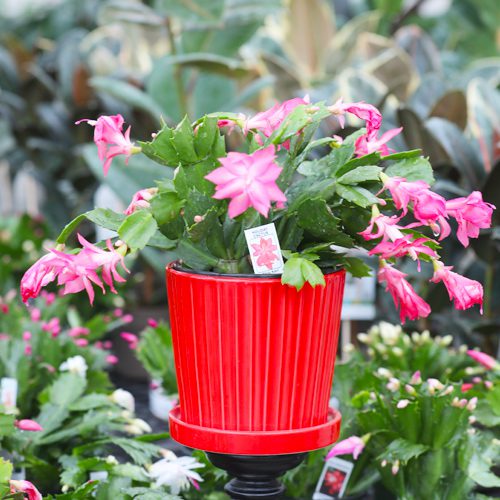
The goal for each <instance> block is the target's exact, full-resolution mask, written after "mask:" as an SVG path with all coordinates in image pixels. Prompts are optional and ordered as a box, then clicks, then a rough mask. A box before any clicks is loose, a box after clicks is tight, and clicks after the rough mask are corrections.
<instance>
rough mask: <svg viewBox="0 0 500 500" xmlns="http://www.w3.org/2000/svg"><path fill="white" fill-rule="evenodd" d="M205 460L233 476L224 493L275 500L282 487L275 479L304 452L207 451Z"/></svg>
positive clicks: (244, 498) (246, 499)
mask: <svg viewBox="0 0 500 500" xmlns="http://www.w3.org/2000/svg"><path fill="white" fill-rule="evenodd" d="M207 455H208V458H209V460H210V461H211V462H212V463H213V464H214V465H215V466H216V467H218V468H219V469H223V470H225V471H227V472H228V474H229V475H230V476H233V477H234V479H232V480H231V481H229V483H227V484H226V486H225V488H224V489H225V490H226V493H227V494H228V495H229V496H230V497H231V498H232V499H234V500H251V499H269V500H270V499H279V498H282V494H283V492H284V491H285V487H284V486H283V485H282V484H281V483H280V482H279V481H278V477H280V476H282V475H283V474H284V473H285V472H286V471H288V470H290V469H293V468H295V467H297V466H298V465H299V464H300V463H301V462H302V460H304V458H305V457H306V455H307V453H293V454H289V455H226V454H221V453H207Z"/></svg>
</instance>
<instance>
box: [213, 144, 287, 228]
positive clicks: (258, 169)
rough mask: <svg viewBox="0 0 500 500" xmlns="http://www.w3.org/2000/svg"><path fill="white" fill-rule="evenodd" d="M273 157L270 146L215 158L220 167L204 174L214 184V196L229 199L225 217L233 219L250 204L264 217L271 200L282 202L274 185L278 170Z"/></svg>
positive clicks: (279, 168)
mask: <svg viewBox="0 0 500 500" xmlns="http://www.w3.org/2000/svg"><path fill="white" fill-rule="evenodd" d="M274 160H275V153H274V146H269V147H267V148H264V149H258V150H257V151H255V152H253V153H252V154H245V153H228V155H227V156H226V157H225V158H220V159H219V161H220V162H221V164H222V167H219V168H216V169H215V170H214V171H213V172H210V174H208V175H207V176H205V179H207V180H209V181H210V182H213V183H214V184H215V185H216V188H215V194H214V196H213V197H214V198H215V199H217V200H222V199H224V198H231V201H230V202H229V210H228V212H229V217H231V218H233V219H234V218H235V217H237V216H238V215H240V214H242V213H243V212H244V211H245V210H246V209H247V208H250V207H253V208H255V210H257V212H259V213H261V214H262V215H263V216H264V217H267V216H268V213H269V209H270V208H271V202H272V201H277V202H282V203H284V202H285V201H286V196H285V195H284V194H283V193H282V191H281V190H280V188H279V187H278V185H277V184H276V179H277V178H278V177H279V175H280V173H281V170H282V169H281V167H279V166H278V165H277V164H276V163H275V162H274Z"/></svg>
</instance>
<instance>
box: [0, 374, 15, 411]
mask: <svg viewBox="0 0 500 500" xmlns="http://www.w3.org/2000/svg"><path fill="white" fill-rule="evenodd" d="M17 385H18V384H17V380H16V379H15V378H10V377H4V378H2V380H1V381H0V404H2V405H3V406H5V408H6V409H7V410H9V409H13V408H15V407H16V404H17Z"/></svg>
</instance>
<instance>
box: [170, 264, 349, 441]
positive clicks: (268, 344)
mask: <svg viewBox="0 0 500 500" xmlns="http://www.w3.org/2000/svg"><path fill="white" fill-rule="evenodd" d="M344 278H345V273H344V271H339V272H336V273H332V274H329V275H327V276H325V279H326V286H325V287H319V286H318V287H315V288H312V287H311V286H309V285H308V284H306V285H305V286H304V288H303V289H302V290H301V291H300V292H297V291H296V290H295V289H294V288H291V287H288V286H283V285H281V282H280V280H279V279H271V278H232V277H225V276H210V275H201V274H191V273H187V272H181V271H176V270H173V269H168V271H167V289H168V297H169V307H170V318H171V324H172V335H173V343H174V354H175V362H176V370H177V378H178V383H179V399H180V406H181V411H182V419H183V420H184V421H185V422H187V423H191V424H195V425H201V426H203V427H211V428H217V429H226V430H241V431H243V430H254V431H262V430H266V431H271V430H286V429H300V428H304V427H310V426H314V425H319V424H322V423H324V422H326V420H327V413H328V401H329V398H330V389H331V384H332V378H333V370H334V364H335V355H336V349H337V341H338V332H339V325H340V310H341V306H342V295H343V291H344Z"/></svg>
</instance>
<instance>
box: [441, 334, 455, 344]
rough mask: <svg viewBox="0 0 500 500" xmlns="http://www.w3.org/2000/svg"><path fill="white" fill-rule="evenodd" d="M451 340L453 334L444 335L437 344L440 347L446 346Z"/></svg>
mask: <svg viewBox="0 0 500 500" xmlns="http://www.w3.org/2000/svg"><path fill="white" fill-rule="evenodd" d="M452 342H453V335H445V336H444V337H443V338H442V339H441V342H440V343H439V345H440V346H441V347H448V346H449V345H450V344H451V343H452Z"/></svg>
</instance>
